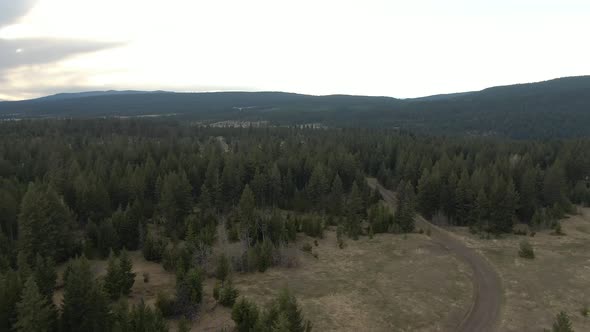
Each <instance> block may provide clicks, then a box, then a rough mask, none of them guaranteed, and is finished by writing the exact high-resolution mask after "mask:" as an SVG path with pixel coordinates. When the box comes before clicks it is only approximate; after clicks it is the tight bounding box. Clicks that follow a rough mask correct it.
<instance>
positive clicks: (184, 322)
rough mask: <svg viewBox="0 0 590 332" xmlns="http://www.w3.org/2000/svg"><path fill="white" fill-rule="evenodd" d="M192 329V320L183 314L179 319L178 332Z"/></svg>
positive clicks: (187, 331)
mask: <svg viewBox="0 0 590 332" xmlns="http://www.w3.org/2000/svg"><path fill="white" fill-rule="evenodd" d="M190 330H191V326H190V321H189V320H188V319H186V317H184V316H182V318H181V319H180V320H179V321H178V330H177V331H178V332H189V331H190Z"/></svg>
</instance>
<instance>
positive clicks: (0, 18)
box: [0, 0, 37, 27]
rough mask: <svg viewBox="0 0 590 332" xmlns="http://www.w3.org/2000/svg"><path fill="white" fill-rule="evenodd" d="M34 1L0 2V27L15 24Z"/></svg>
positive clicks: (6, 0)
mask: <svg viewBox="0 0 590 332" xmlns="http://www.w3.org/2000/svg"><path fill="white" fill-rule="evenodd" d="M36 2H37V1H36V0H0V27H3V26H6V25H9V24H12V23H14V22H16V20H18V19H19V18H20V17H21V16H23V15H25V14H26V13H27V12H28V11H29V10H31V8H33V6H34V5H35V3H36Z"/></svg>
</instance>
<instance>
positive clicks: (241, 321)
mask: <svg viewBox="0 0 590 332" xmlns="http://www.w3.org/2000/svg"><path fill="white" fill-rule="evenodd" d="M258 317H259V311H258V307H257V306H256V304H254V303H252V302H250V301H248V300H246V299H245V298H241V299H240V300H239V301H238V302H236V304H234V306H233V308H232V312H231V318H232V319H233V321H234V322H235V323H236V329H237V330H238V332H250V331H252V330H254V327H255V326H256V325H257V322H258Z"/></svg>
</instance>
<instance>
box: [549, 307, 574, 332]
mask: <svg viewBox="0 0 590 332" xmlns="http://www.w3.org/2000/svg"><path fill="white" fill-rule="evenodd" d="M551 331H552V332H574V329H573V328H572V322H571V321H570V317H569V316H568V314H566V313H565V312H564V311H561V312H559V313H558V314H557V316H556V317H555V322H554V323H553V327H552V328H551Z"/></svg>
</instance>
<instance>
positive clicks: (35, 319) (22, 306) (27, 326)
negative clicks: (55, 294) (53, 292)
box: [14, 277, 55, 332]
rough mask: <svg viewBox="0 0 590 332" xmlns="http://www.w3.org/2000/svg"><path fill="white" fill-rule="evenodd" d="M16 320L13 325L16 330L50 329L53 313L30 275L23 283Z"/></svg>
mask: <svg viewBox="0 0 590 332" xmlns="http://www.w3.org/2000/svg"><path fill="white" fill-rule="evenodd" d="M16 306H17V313H18V320H17V321H16V324H15V326H14V329H15V331H18V332H30V331H35V332H43V331H52V330H53V322H54V318H55V313H54V312H53V309H52V307H51V304H50V303H49V302H48V299H47V297H45V296H44V295H43V294H41V293H40V292H39V288H38V287H37V283H35V279H34V278H33V277H30V278H29V279H28V280H27V282H26V283H25V287H24V289H23V293H22V298H21V300H20V302H18V304H17V305H16Z"/></svg>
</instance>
